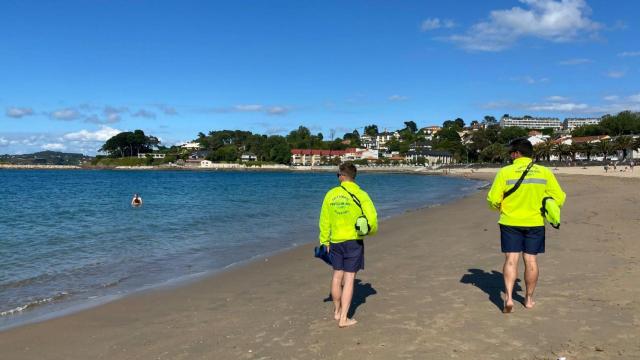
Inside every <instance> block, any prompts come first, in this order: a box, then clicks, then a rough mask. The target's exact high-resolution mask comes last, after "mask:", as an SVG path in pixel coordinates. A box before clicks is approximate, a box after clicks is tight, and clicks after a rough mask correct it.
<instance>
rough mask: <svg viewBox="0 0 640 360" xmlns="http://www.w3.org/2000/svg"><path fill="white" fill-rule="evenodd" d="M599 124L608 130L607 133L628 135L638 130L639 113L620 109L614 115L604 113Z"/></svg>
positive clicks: (639, 130) (639, 127)
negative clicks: (620, 110)
mask: <svg viewBox="0 0 640 360" xmlns="http://www.w3.org/2000/svg"><path fill="white" fill-rule="evenodd" d="M600 126H602V127H603V128H605V129H607V130H608V131H609V135H612V136H613V135H629V134H635V133H639V132H640V115H639V114H638V113H634V112H631V111H622V112H620V113H618V114H617V115H615V116H610V115H605V116H603V117H602V120H601V121H600Z"/></svg>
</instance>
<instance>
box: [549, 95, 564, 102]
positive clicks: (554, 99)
mask: <svg viewBox="0 0 640 360" xmlns="http://www.w3.org/2000/svg"><path fill="white" fill-rule="evenodd" d="M547 100H549V101H567V100H569V99H568V98H566V97H564V96H558V95H554V96H549V97H548V98H547Z"/></svg>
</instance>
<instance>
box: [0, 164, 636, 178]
mask: <svg viewBox="0 0 640 360" xmlns="http://www.w3.org/2000/svg"><path fill="white" fill-rule="evenodd" d="M219 165H221V166H220V167H210V168H205V167H190V166H113V167H101V166H77V165H8V164H0V171H1V170H87V171H90V170H94V171H95V170H105V171H107V170H110V171H196V172H215V171H225V172H233V171H239V172H244V171H248V172H308V173H316V172H317V173H325V172H333V171H335V169H336V167H335V166H288V165H263V166H242V165H238V164H231V165H234V166H232V167H229V166H228V165H229V164H219ZM236 165H237V166H236ZM502 166H503V165H496V167H486V168H473V167H472V166H469V167H463V168H438V169H431V168H428V167H424V166H410V165H406V166H358V171H361V172H363V173H391V174H393V173H400V174H416V175H440V176H458V177H464V178H470V179H481V180H487V179H489V180H492V177H491V176H493V175H495V173H496V172H497V171H498V170H499V169H500V168H501V167H502ZM550 168H551V169H552V171H553V173H554V174H556V175H586V176H607V177H625V178H640V170H636V171H633V170H631V169H630V168H628V167H623V166H619V168H618V169H615V170H614V169H613V167H611V169H610V170H609V171H606V172H605V171H604V169H603V167H602V166H600V165H592V166H559V167H550Z"/></svg>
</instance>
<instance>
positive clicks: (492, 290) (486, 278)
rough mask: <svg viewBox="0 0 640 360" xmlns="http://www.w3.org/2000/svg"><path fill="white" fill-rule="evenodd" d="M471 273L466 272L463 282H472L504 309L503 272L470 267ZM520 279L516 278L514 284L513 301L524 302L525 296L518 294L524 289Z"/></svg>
mask: <svg viewBox="0 0 640 360" xmlns="http://www.w3.org/2000/svg"><path fill="white" fill-rule="evenodd" d="M468 271H469V274H464V275H463V276H462V278H461V279H460V282H461V283H463V284H471V285H474V286H476V287H477V288H478V289H480V290H482V291H484V292H485V293H487V294H488V295H489V300H490V301H491V302H492V303H493V304H494V305H495V306H496V307H497V308H498V309H500V311H502V307H503V305H504V303H503V300H502V292H503V290H504V279H503V277H502V273H501V272H499V271H495V270H491V272H485V271H484V270H480V269H469V270H468ZM519 283H520V279H516V283H515V285H514V286H513V301H518V302H520V303H522V304H524V297H522V295H519V294H518V291H522V287H520V284H519Z"/></svg>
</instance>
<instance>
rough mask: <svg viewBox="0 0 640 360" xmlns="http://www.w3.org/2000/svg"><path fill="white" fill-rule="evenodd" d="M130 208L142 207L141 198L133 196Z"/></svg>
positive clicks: (136, 195)
mask: <svg viewBox="0 0 640 360" xmlns="http://www.w3.org/2000/svg"><path fill="white" fill-rule="evenodd" d="M131 206H135V207H138V206H142V198H141V197H140V195H138V194H133V199H131Z"/></svg>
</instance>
